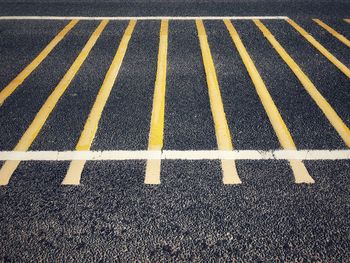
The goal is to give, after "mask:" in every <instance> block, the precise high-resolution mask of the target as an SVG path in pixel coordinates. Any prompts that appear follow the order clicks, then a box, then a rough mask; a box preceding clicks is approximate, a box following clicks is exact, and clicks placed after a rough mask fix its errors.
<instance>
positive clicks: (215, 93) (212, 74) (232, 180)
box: [196, 19, 241, 184]
mask: <svg viewBox="0 0 350 263" xmlns="http://www.w3.org/2000/svg"><path fill="white" fill-rule="evenodd" d="M196 26H197V31H198V37H199V42H200V47H201V51H202V58H203V64H204V70H205V74H206V79H207V86H208V93H209V101H210V108H211V112H212V115H213V120H214V126H215V135H216V141H217V145H218V149H219V150H226V151H231V150H233V145H232V139H231V134H230V130H229V127H228V124H227V120H226V115H225V110H224V105H223V103H222V99H221V93H220V87H219V83H218V80H217V77H216V71H215V66H214V62H213V58H212V55H211V52H210V47H209V43H208V39H207V34H206V32H205V28H204V24H203V21H202V20H200V19H198V20H196ZM221 167H222V173H223V183H224V184H240V183H241V180H240V179H239V176H238V173H237V168H236V163H235V162H234V161H232V160H221Z"/></svg>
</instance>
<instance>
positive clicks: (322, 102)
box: [254, 20, 350, 147]
mask: <svg viewBox="0 0 350 263" xmlns="http://www.w3.org/2000/svg"><path fill="white" fill-rule="evenodd" d="M254 23H255V24H256V25H257V27H258V28H259V29H260V30H261V32H262V33H263V34H264V36H265V37H266V38H267V40H268V41H269V42H270V44H271V45H272V46H273V47H274V49H275V50H276V51H277V53H278V54H279V55H280V57H281V58H282V59H283V60H284V62H285V63H286V64H287V65H288V66H289V68H290V69H291V70H292V71H293V73H294V74H295V76H296V77H297V78H298V79H299V81H300V82H301V84H302V85H303V86H304V88H305V89H306V91H307V92H308V93H309V94H310V96H311V98H312V99H313V100H314V101H315V102H316V104H317V105H318V107H319V108H320V109H321V110H322V112H323V113H324V115H325V116H326V117H327V119H328V120H329V122H330V123H331V124H332V126H333V127H334V128H335V130H336V131H337V132H338V134H339V135H340V137H341V138H342V139H343V141H344V143H345V144H346V145H347V146H348V147H350V130H349V128H348V127H347V126H346V124H345V123H344V122H343V121H342V119H341V118H340V117H339V116H338V114H337V113H336V111H335V110H334V109H333V108H332V106H331V105H330V104H329V103H328V101H327V100H326V99H325V98H324V97H323V96H322V95H321V93H320V92H319V91H318V90H317V88H316V87H315V85H314V84H313V83H312V82H311V80H310V79H309V77H308V76H307V75H306V74H305V73H304V72H303V71H302V69H301V68H300V67H299V66H298V64H297V63H296V62H295V61H294V60H293V58H292V57H291V56H290V55H289V54H288V53H287V52H286V50H285V49H284V48H283V47H282V46H281V44H280V43H279V42H278V41H277V40H276V39H275V37H274V36H273V35H272V33H271V32H270V31H269V30H268V29H267V27H266V26H265V25H264V24H263V23H262V22H261V21H259V20H254Z"/></svg>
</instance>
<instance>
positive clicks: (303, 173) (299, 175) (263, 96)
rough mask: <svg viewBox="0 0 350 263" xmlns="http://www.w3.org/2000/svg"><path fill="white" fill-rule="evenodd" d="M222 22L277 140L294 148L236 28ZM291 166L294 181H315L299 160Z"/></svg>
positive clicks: (288, 147)
mask: <svg viewBox="0 0 350 263" xmlns="http://www.w3.org/2000/svg"><path fill="white" fill-rule="evenodd" d="M224 23H225V25H226V27H227V30H228V31H229V33H230V35H231V38H232V41H233V42H234V44H235V46H236V48H237V50H238V53H239V55H240V56H241V59H242V61H243V63H244V65H245V67H246V69H247V71H248V73H249V76H250V77H251V79H252V81H253V83H254V86H255V89H256V92H257V93H258V95H259V98H260V101H261V103H262V104H263V106H264V109H265V111H266V113H267V116H268V117H269V119H270V122H271V124H272V127H273V129H274V130H275V133H276V135H277V137H278V140H279V142H280V144H281V145H282V147H283V148H284V149H287V150H296V146H295V143H294V141H293V138H292V136H291V134H290V132H289V130H288V128H287V126H286V124H285V122H284V121H283V119H282V116H281V114H280V113H279V111H278V109H277V107H276V105H275V103H274V101H273V99H272V97H271V95H270V93H269V91H268V90H267V88H266V85H265V83H264V81H263V79H262V78H261V76H260V74H259V72H258V70H257V68H256V67H255V65H254V62H253V61H252V59H251V57H250V56H249V54H248V52H247V50H246V48H245V46H244V44H243V42H242V40H241V38H240V37H239V34H238V32H237V30H236V29H235V28H234V26H233V24H232V23H231V22H230V20H224ZM290 165H291V168H292V170H293V174H294V178H295V182H296V183H314V182H315V181H314V180H313V179H312V177H311V176H310V175H309V173H308V171H307V169H306V168H305V165H304V164H303V163H302V162H301V161H290Z"/></svg>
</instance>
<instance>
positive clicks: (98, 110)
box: [62, 20, 136, 185]
mask: <svg viewBox="0 0 350 263" xmlns="http://www.w3.org/2000/svg"><path fill="white" fill-rule="evenodd" d="M135 25H136V20H131V21H130V22H129V25H128V27H127V28H126V30H125V32H124V35H123V38H122V40H121V41H120V44H119V47H118V50H117V52H116V54H115V56H114V58H113V61H112V63H111V66H110V67H109V69H108V71H107V73H106V76H105V79H104V81H103V83H102V86H101V88H100V91H99V92H98V94H97V97H96V100H95V103H94V105H93V106H92V109H91V111H90V114H89V117H88V119H87V121H86V123H85V126H84V129H83V132H82V133H81V135H80V138H79V141H78V144H77V146H76V147H75V149H76V150H77V151H89V150H90V148H91V144H92V142H93V140H94V138H95V135H96V132H97V129H98V124H99V121H100V119H101V115H102V112H103V109H104V107H105V105H106V103H107V100H108V97H109V95H110V93H111V91H112V88H113V86H114V83H115V81H116V78H117V76H118V72H119V69H120V67H121V65H122V62H123V59H124V56H125V53H126V50H127V48H128V44H129V40H130V38H131V35H132V32H133V30H134V28H135ZM85 162H86V161H84V160H73V161H72V162H71V163H70V166H69V169H68V171H67V174H66V176H65V178H64V180H63V182H62V184H65V185H78V184H80V178H81V174H82V172H83V169H84V165H85Z"/></svg>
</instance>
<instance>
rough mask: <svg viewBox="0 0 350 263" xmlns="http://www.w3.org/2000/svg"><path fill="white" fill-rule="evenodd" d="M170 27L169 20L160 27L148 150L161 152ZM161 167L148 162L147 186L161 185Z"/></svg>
mask: <svg viewBox="0 0 350 263" xmlns="http://www.w3.org/2000/svg"><path fill="white" fill-rule="evenodd" d="M168 27H169V23H168V20H162V22H161V26H160V36H159V51H158V65H157V75H156V82H155V85H154V95H153V108H152V117H151V125H150V132H149V139H148V150H161V149H162V148H163V133H164V110H165V93H166V70H167V53H168ZM160 165H161V163H160V161H157V160H148V161H147V164H146V174H145V184H159V183H160Z"/></svg>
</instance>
